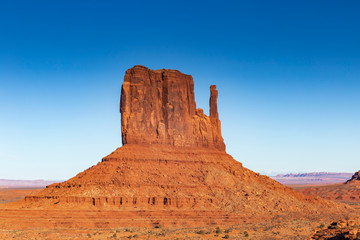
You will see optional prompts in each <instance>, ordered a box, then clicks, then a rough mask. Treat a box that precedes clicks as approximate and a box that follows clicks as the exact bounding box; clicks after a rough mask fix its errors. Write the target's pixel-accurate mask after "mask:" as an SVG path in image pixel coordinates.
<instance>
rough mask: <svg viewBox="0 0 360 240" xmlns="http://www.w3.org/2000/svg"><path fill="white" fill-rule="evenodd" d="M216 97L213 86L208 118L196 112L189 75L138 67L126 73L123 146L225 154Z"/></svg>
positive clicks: (122, 111)
mask: <svg viewBox="0 0 360 240" xmlns="http://www.w3.org/2000/svg"><path fill="white" fill-rule="evenodd" d="M217 96H218V92H217V90H216V86H215V85H212V86H211V87H210V117H209V116H207V115H205V114H204V113H203V110H202V109H200V108H199V109H196V103H195V96H194V81H193V79H192V77H191V76H190V75H186V74H183V73H181V72H179V71H176V70H167V69H161V70H150V69H148V68H146V67H143V66H135V67H133V68H131V69H129V70H127V71H126V74H125V79H124V84H123V86H122V90H121V101H120V112H121V132H122V142H123V144H124V145H125V144H168V145H173V146H184V147H192V146H195V147H209V148H217V149H220V150H225V144H224V140H223V138H222V136H221V123H220V120H219V117H218V112H217Z"/></svg>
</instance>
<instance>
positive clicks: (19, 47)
mask: <svg viewBox="0 0 360 240" xmlns="http://www.w3.org/2000/svg"><path fill="white" fill-rule="evenodd" d="M359 10H360V1H357V0H353V1H352V0H348V1H333V0H323V1H322V0H317V1H313V0H309V1H307V0H301V1H300V0H293V1H288V0H284V1H278V0H274V1H267V0H263V1H257V0H254V1H194V0H192V1H188V0H183V1H106V0H102V1H100V0H99V1H93V0H87V1H67V0H61V1H60V0H53V1H48V0H34V1H25V0H24V1H19V0H12V1H1V3H0V178H7V179H52V180H54V179H60V180H65V179H68V178H70V177H72V176H74V175H76V174H77V173H78V172H80V171H83V170H85V169H87V168H88V167H90V166H92V165H94V164H97V163H98V162H99V161H101V158H102V157H104V156H106V155H108V154H110V153H111V152H112V151H114V150H115V149H116V148H118V147H120V146H121V130H120V128H121V126H120V113H119V100H120V90H121V84H122V82H123V78H124V74H125V71H126V69H128V68H131V67H133V66H134V65H144V66H147V67H148V68H150V69H162V68H167V69H177V70H180V71H181V72H183V73H186V74H190V75H192V76H193V78H194V82H195V99H196V102H197V106H198V107H200V108H203V109H204V110H205V113H208V108H209V107H208V102H209V95H210V92H209V86H210V85H212V84H216V85H217V89H218V91H219V99H218V108H219V116H220V119H221V122H222V133H223V137H224V139H225V143H226V146H227V152H228V153H229V154H231V155H232V156H233V157H234V158H235V159H236V160H237V161H240V162H242V163H243V165H244V166H245V167H247V168H249V169H251V170H254V171H256V172H260V173H262V174H268V175H273V174H276V173H289V172H293V173H298V172H316V171H328V172H355V171H356V170H359V169H360V164H359V162H360V108H359V105H360V94H359V92H360V31H359V26H360V14H359Z"/></svg>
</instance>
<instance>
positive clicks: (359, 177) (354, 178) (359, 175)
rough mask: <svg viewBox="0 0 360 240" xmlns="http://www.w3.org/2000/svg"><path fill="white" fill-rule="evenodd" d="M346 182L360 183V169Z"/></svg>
mask: <svg viewBox="0 0 360 240" xmlns="http://www.w3.org/2000/svg"><path fill="white" fill-rule="evenodd" d="M345 184H360V171H358V172H356V173H355V174H354V175H353V176H352V177H351V179H349V180H348V181H346V183H345Z"/></svg>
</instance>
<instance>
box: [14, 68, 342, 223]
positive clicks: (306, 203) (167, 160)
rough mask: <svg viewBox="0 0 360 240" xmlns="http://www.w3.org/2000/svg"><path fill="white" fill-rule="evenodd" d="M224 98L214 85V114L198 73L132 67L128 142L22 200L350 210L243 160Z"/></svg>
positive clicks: (125, 103) (125, 123)
mask: <svg viewBox="0 0 360 240" xmlns="http://www.w3.org/2000/svg"><path fill="white" fill-rule="evenodd" d="M217 98H218V91H217V89H216V86H215V85H212V86H211V87H210V100H209V108H210V111H209V112H210V114H209V116H207V115H206V114H204V112H203V110H202V109H200V108H197V107H196V103H195V95H194V82H193V78H192V77H191V76H190V75H186V74H183V73H181V72H179V71H176V70H168V69H161V70H150V69H148V68H146V67H144V66H135V67H133V68H131V69H129V70H127V71H126V74H125V78H124V83H123V86H122V90H121V101H120V112H121V135H122V142H123V146H122V147H120V148H118V149H116V150H115V151H114V152H113V153H111V154H110V155H108V156H106V157H104V158H103V159H102V162H100V163H98V164H97V165H95V166H92V167H90V168H89V169H87V170H85V171H84V172H81V173H79V174H78V175H76V176H75V177H73V178H71V179H69V180H68V181H65V182H63V183H56V184H52V185H50V186H48V187H47V188H46V189H45V190H43V191H41V192H40V193H39V194H37V195H34V196H28V197H26V198H25V200H24V201H23V202H20V203H19V204H22V206H24V207H30V208H37V207H40V208H44V207H48V208H74V207H77V208H78V207H81V208H110V209H130V210H153V209H158V210H159V209H160V210H171V209H175V210H191V211H192V210H201V211H203V210H207V211H208V210H214V211H215V210H216V211H220V212H227V213H232V214H238V215H239V214H240V215H242V216H244V217H248V216H250V215H251V216H260V217H262V218H263V217H266V218H268V217H269V216H271V215H273V214H279V213H296V214H302V215H304V216H309V215H312V214H315V215H319V214H322V213H329V212H332V213H334V212H341V211H344V210H346V209H347V207H346V206H345V205H341V204H337V203H333V202H329V201H326V200H323V199H317V198H313V197H307V196H304V195H302V194H300V193H297V192H296V191H294V190H293V189H291V188H288V187H285V186H284V185H282V184H280V183H278V182H276V181H274V180H272V179H271V178H269V177H267V176H262V175H260V174H258V173H255V172H253V171H251V170H249V169H247V168H244V167H243V166H242V164H241V163H240V162H238V161H235V160H234V159H233V158H232V157H231V156H230V155H229V154H227V153H226V152H225V144H224V140H223V138H222V135H221V124H220V120H219V113H218V106H217ZM69 157H71V156H69ZM228 217H229V216H228ZM209 218H211V216H210V215H209ZM206 219H208V217H206ZM233 223H234V222H232V224H233Z"/></svg>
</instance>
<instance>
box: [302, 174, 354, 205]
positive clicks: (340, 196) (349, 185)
mask: <svg viewBox="0 0 360 240" xmlns="http://www.w3.org/2000/svg"><path fill="white" fill-rule="evenodd" d="M359 186H360V171H358V172H356V173H355V174H353V175H352V176H351V178H350V179H349V180H347V181H346V182H344V181H343V182H342V183H338V184H331V185H325V186H312V187H303V188H300V189H298V190H297V191H299V192H301V193H303V194H305V195H309V196H320V197H322V198H325V199H329V200H336V201H340V202H356V203H359V202H360V188H359Z"/></svg>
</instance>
